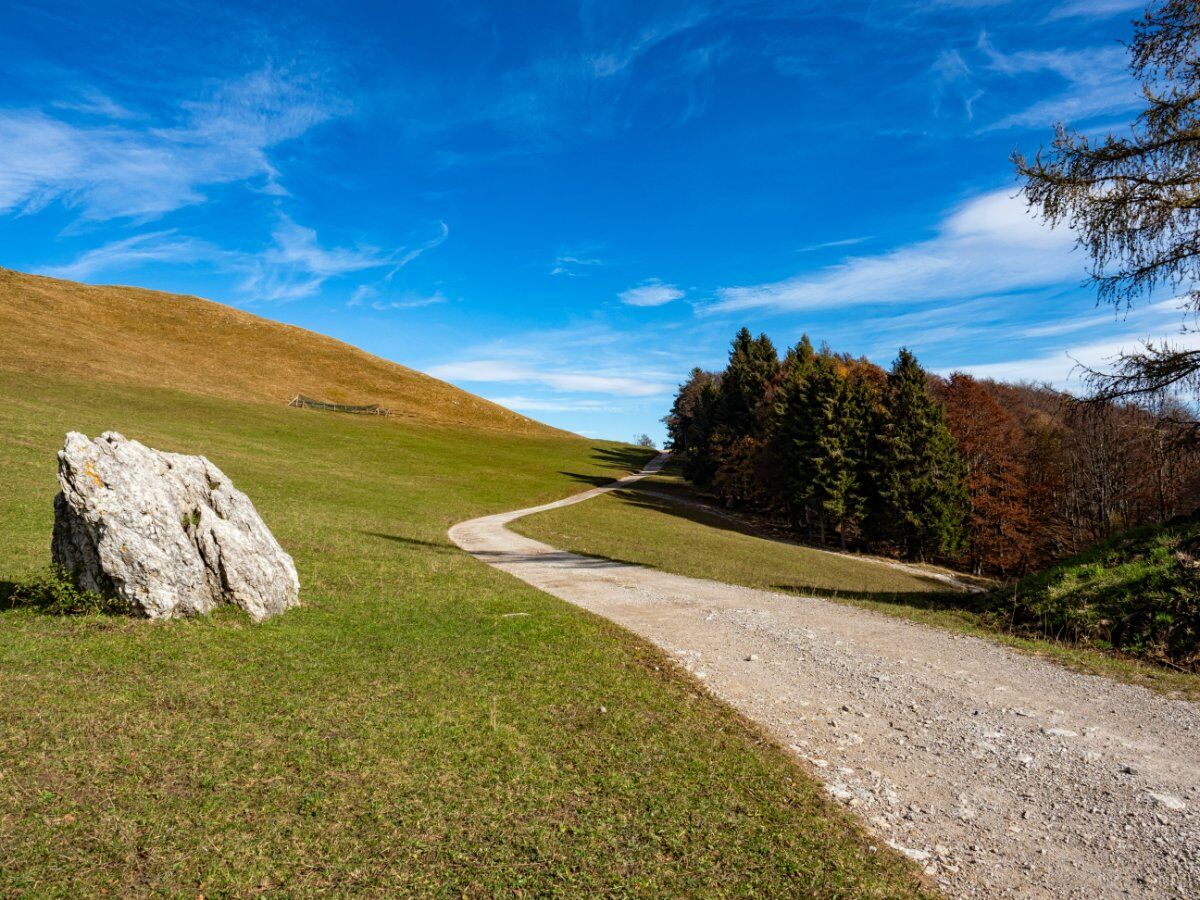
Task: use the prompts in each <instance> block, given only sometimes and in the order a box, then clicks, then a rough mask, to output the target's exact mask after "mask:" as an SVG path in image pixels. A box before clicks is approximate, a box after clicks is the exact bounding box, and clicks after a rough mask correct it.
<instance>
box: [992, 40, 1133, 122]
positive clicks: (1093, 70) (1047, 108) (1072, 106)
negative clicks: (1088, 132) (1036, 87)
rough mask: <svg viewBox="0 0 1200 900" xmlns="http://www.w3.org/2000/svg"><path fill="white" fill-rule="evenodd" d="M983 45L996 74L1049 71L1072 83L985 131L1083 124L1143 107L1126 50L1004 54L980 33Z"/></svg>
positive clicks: (1034, 51)
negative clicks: (1140, 104)
mask: <svg viewBox="0 0 1200 900" xmlns="http://www.w3.org/2000/svg"><path fill="white" fill-rule="evenodd" d="M978 46H979V50H980V51H981V52H982V53H983V55H984V57H985V59H986V61H987V63H986V64H987V68H988V70H989V71H990V72H992V73H993V74H996V75H1000V76H1003V77H1005V78H1017V77H1020V76H1030V75H1044V74H1047V73H1049V74H1053V75H1057V76H1058V77H1059V78H1061V79H1062V80H1063V81H1065V82H1066V83H1067V84H1066V86H1065V87H1064V88H1063V89H1062V90H1061V91H1059V92H1057V93H1048V95H1046V96H1043V97H1042V99H1040V100H1038V101H1037V102H1036V103H1033V104H1032V105H1030V106H1027V107H1025V108H1024V109H1021V110H1018V111H1016V112H1013V113H1010V114H1009V115H1006V116H1004V117H1002V118H1001V119H999V120H998V121H996V122H993V123H991V124H990V125H988V126H987V127H986V128H985V129H983V130H984V131H996V130H1000V129H1005V128H1013V127H1017V126H1038V127H1043V128H1044V127H1047V126H1049V125H1050V124H1051V123H1054V122H1070V123H1073V124H1078V123H1080V122H1082V121H1085V120H1087V119H1091V118H1094V117H1096V116H1100V115H1113V114H1116V113H1121V112H1125V111H1128V110H1131V109H1133V108H1135V107H1136V106H1137V104H1138V99H1139V94H1138V85H1137V83H1136V82H1135V81H1134V80H1133V78H1132V77H1130V74H1129V54H1128V51H1126V49H1125V48H1124V47H1121V46H1115V45H1113V46H1104V47H1087V48H1083V49H1078V50H1065V49H1059V50H1019V51H1016V52H1013V53H1003V52H1001V51H999V50H997V49H996V48H995V47H994V46H992V43H991V41H990V40H989V38H988V36H987V35H986V34H981V35H980V37H979V45H978ZM1042 93H1043V94H1046V93H1047V92H1042Z"/></svg>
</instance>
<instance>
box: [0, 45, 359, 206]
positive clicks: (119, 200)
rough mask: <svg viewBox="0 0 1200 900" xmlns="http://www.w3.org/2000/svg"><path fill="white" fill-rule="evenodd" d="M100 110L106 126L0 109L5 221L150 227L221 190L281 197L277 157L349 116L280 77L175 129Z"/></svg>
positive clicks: (312, 84) (315, 90)
mask: <svg viewBox="0 0 1200 900" xmlns="http://www.w3.org/2000/svg"><path fill="white" fill-rule="evenodd" d="M93 106H94V109H93V110H92V112H93V113H95V114H97V115H99V116H101V117H102V120H103V121H102V122H101V123H100V124H92V123H89V124H82V123H75V122H70V121H67V120H66V119H65V118H60V117H58V116H56V115H51V114H48V113H47V112H44V111H41V110H29V109H0V213H29V212H36V211H38V210H40V209H43V208H44V207H46V206H47V205H49V204H51V203H54V202H56V201H57V202H61V203H62V204H64V205H65V206H67V207H69V208H72V209H78V210H79V211H80V212H81V215H82V218H84V219H89V220H106V219H118V218H128V219H136V220H140V221H146V220H151V219H155V218H158V217H160V216H162V215H164V214H165V213H168V212H170V211H172V210H175V209H179V208H181V207H184V206H188V205H192V204H196V203H200V202H201V201H203V200H204V199H205V196H206V195H205V190H206V189H207V188H211V187H213V186H216V185H220V184H227V183H231V182H237V181H247V180H258V181H259V182H260V183H261V186H262V188H263V189H265V190H268V191H272V192H279V191H280V190H281V188H280V185H279V180H280V177H281V176H280V172H279V170H278V169H277V168H276V167H275V165H274V163H273V162H272V161H271V158H270V151H271V150H272V149H274V148H276V147H277V146H279V145H280V144H282V143H284V142H286V141H288V140H291V139H294V138H297V137H299V136H300V135H302V134H304V133H305V132H306V131H308V130H309V129H311V128H313V127H314V126H316V125H319V124H321V123H322V122H325V121H328V120H329V119H331V118H333V117H334V116H337V115H340V114H342V113H344V112H346V111H347V109H348V107H347V105H346V104H345V103H344V102H342V101H339V100H336V99H334V98H331V97H330V96H328V95H327V94H326V92H325V91H324V90H323V89H322V88H321V86H320V85H319V84H318V83H317V82H316V81H315V80H314V79H312V78H303V77H297V76H294V75H292V74H290V73H287V72H283V71H280V70H278V69H275V68H273V67H266V68H263V69H261V70H259V71H257V72H253V73H251V74H249V75H247V76H245V77H243V78H241V79H238V80H234V81H230V82H226V83H225V84H223V85H222V86H220V87H219V88H218V89H216V90H215V91H213V92H212V93H211V94H210V95H209V96H207V97H204V98H202V99H197V100H191V101H187V102H185V103H182V104H180V106H179V109H178V116H177V118H176V120H175V121H172V122H168V123H165V124H161V125H158V126H156V127H149V128H147V127H144V126H142V125H141V123H137V122H131V121H128V120H129V119H130V118H131V114H129V113H128V112H127V111H125V110H123V109H122V108H121V107H118V106H117V105H116V104H115V103H111V102H109V103H108V104H107V105H106V104H103V103H98V102H95V101H93Z"/></svg>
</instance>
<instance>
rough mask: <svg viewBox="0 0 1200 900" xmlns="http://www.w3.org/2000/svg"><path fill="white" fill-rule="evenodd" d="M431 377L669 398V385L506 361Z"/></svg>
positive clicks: (448, 369)
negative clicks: (667, 395) (661, 395)
mask: <svg viewBox="0 0 1200 900" xmlns="http://www.w3.org/2000/svg"><path fill="white" fill-rule="evenodd" d="M428 371H429V374H430V375H432V376H434V377H435V378H442V379H445V380H447V381H456V382H459V381H461V382H473V383H491V384H502V383H514V384H540V385H545V386H546V387H549V388H552V389H553V390H556V391H563V392H579V393H589V394H613V395H618V396H624V397H649V396H655V395H660V394H667V393H669V392H670V391H671V390H673V388H674V385H672V384H671V383H669V382H655V381H645V380H642V379H640V378H636V377H630V376H625V375H599V374H595V373H593V372H577V371H570V370H561V369H547V368H538V367H535V366H532V365H529V364H526V363H521V362H514V361H512V360H506V359H472V360H463V361H461V362H452V363H445V364H443V365H438V366H433V367H432V368H430V369H429V370H428Z"/></svg>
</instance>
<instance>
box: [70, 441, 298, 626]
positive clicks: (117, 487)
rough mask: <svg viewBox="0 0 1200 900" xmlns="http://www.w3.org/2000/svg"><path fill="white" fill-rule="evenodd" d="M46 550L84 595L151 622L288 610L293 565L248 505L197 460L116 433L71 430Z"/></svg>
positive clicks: (293, 593)
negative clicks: (91, 435) (123, 605)
mask: <svg viewBox="0 0 1200 900" xmlns="http://www.w3.org/2000/svg"><path fill="white" fill-rule="evenodd" d="M58 483H59V485H60V486H61V487H62V493H61V494H59V495H58V496H57V497H55V498H54V539H53V543H52V548H51V552H52V553H53V556H54V560H55V562H57V563H58V564H59V565H61V566H62V567H63V568H64V569H65V570H66V571H67V573H68V574H69V575H71V577H72V578H73V579H74V580H75V582H76V583H77V584H78V585H79V586H80V587H83V588H87V589H90V590H94V591H98V592H100V593H104V594H108V595H115V596H118V597H120V598H121V599H123V600H125V601H127V602H128V603H129V604H131V605H132V607H133V608H134V609H135V610H138V611H140V612H141V613H143V614H144V615H146V616H149V617H150V618H152V619H166V618H178V617H181V616H194V615H202V614H204V613H208V612H211V611H212V610H213V609H214V608H215V607H216V606H217V605H219V604H222V603H232V604H234V605H236V606H240V607H241V608H242V609H244V610H245V611H246V612H247V613H249V614H250V617H251V618H253V619H254V620H255V621H261V620H262V619H265V618H267V617H268V616H273V615H275V614H276V613H280V612H283V611H284V610H285V609H288V608H289V607H292V606H295V605H296V604H297V603H298V602H299V601H298V599H297V598H298V595H299V593H300V580H299V578H298V577H297V576H296V566H295V564H294V563H293V562H292V558H291V557H290V556H289V555H288V554H287V553H285V552H284V551H283V548H282V547H280V546H279V543H278V542H277V541H276V540H275V538H274V536H273V535H272V534H271V532H270V531H269V530H268V529H267V526H266V525H265V524H263V520H262V519H261V518H260V517H259V515H258V513H257V511H255V509H254V505H253V504H252V503H251V502H250V499H249V498H248V497H247V496H246V495H245V494H243V493H242V492H241V491H239V490H238V489H237V488H235V487H234V486H233V484H232V482H230V480H229V479H228V478H226V477H225V475H224V473H223V472H222V471H221V470H220V469H218V468H217V467H216V466H214V465H213V464H212V463H211V462H209V461H208V460H207V459H205V458H204V457H203V456H184V455H181V454H178V453H162V452H160V451H158V450H152V449H150V448H149V447H146V446H144V445H143V444H140V443H138V442H137V441H131V440H128V439H127V438H125V437H124V436H122V435H120V434H117V433H116V432H115V431H107V432H105V433H104V434H102V435H100V437H98V438H96V439H95V440H94V441H93V440H89V439H88V437H87V436H86V435H83V434H79V433H78V432H75V431H72V432H69V433H68V434H67V440H66V443H65V444H64V445H63V448H62V450H60V451H59V454H58Z"/></svg>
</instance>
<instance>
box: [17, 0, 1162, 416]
mask: <svg viewBox="0 0 1200 900" xmlns="http://www.w3.org/2000/svg"><path fill="white" fill-rule="evenodd" d="M1138 5H1139V4H1138V3H1136V2H1128V0H1058V2H1049V3H1047V2H1003V0H990V2H989V0H944V2H929V0H924V2H911V3H905V2H863V3H855V2H846V3H843V4H828V3H817V2H797V3H789V2H786V0H776V2H764V3H756V2H749V0H745V2H728V3H722V2H707V3H704V2H684V3H669V2H649V3H647V2H640V3H623V2H618V0H603V2H582V3H569V2H557V3H538V2H522V3H482V2H479V3H477V2H456V0H444V2H438V3H420V4H417V3H390V4H372V3H341V4H327V3H319V4H318V3H307V2H294V3H288V4H280V5H273V4H270V3H256V4H253V5H247V6H236V5H234V4H222V5H208V4H206V3H203V2H194V3H189V4H168V3H162V4H155V3H141V4H133V3H128V4H120V5H113V6H111V7H109V6H107V5H106V4H104V3H102V2H89V3H86V4H83V3H80V4H76V3H72V2H58V3H54V4H44V3H36V4H33V3H22V2H12V0H0V13H2V14H3V19H4V21H5V28H4V29H3V31H0V248H2V252H0V265H5V266H9V267H12V268H16V269H21V270H25V271H32V272H39V273H43V274H49V275H58V276H61V277H66V278H73V279H78V280H82V281H88V282H94V283H124V284H136V285H142V286H147V287H153V288H159V289H164V290H171V291H178V292H185V293H194V294H198V295H200V296H205V297H210V298H213V299H216V300H220V301H222V302H225V303H230V304H233V305H236V306H239V307H243V308H246V309H249V310H251V311H253V312H256V313H258V314H260V315H264V316H268V317H271V318H275V319H281V320H284V321H287V322H292V323H295V324H298V325H302V326H305V327H308V328H312V329H315V330H318V331H321V332H325V333H328V334H332V335H335V336H337V337H340V338H343V339H344V340H347V341H350V342H352V343H354V344H357V345H359V346H362V347H364V348H366V349H368V350H370V351H372V352H374V353H377V354H380V355H381V356H385V357H387V358H389V359H394V360H396V361H398V362H402V363H404V364H406V365H410V366H413V367H416V368H419V369H422V370H425V371H428V372H431V373H432V374H434V375H437V376H439V377H442V378H445V379H447V380H449V381H452V382H454V383H456V384H459V385H461V386H462V387H465V388H467V389H468V390H471V391H474V392H476V393H479V394H482V395H484V396H486V397H489V398H491V399H493V400H496V401H498V402H500V403H504V404H506V405H508V406H511V407H513V408H515V409H518V410H520V411H522V412H525V413H527V414H529V415H531V416H534V417H536V418H540V419H542V420H544V421H548V422H551V423H553V424H555V425H559V426H562V427H565V428H569V429H572V430H575V431H579V432H581V433H584V434H588V435H593V436H604V437H615V438H629V437H630V436H632V435H633V434H634V433H635V432H641V431H646V432H649V433H650V434H651V435H653V436H655V437H656V438H658V437H661V434H662V429H661V425H660V424H659V419H660V417H661V416H662V415H663V414H664V412H665V411H666V409H667V408H668V407H669V404H670V398H671V394H672V392H673V389H674V386H675V385H676V384H677V383H678V382H679V381H680V380H681V379H682V378H683V377H685V375H686V373H687V371H688V370H689V369H690V368H691V366H693V365H697V364H698V365H705V366H713V367H716V366H719V365H721V363H722V361H723V359H724V356H725V353H726V348H727V345H728V342H729V339H730V337H731V336H732V334H733V333H734V331H736V329H737V328H738V327H740V326H741V325H743V324H745V325H747V326H749V327H750V328H751V329H752V330H754V331H756V332H757V331H759V330H765V331H767V332H768V333H769V334H771V335H772V337H773V338H775V340H776V342H777V343H778V344H779V345H781V346H782V345H785V344H788V343H791V342H794V341H795V340H796V339H798V338H799V336H800V334H801V333H802V332H805V331H807V332H809V333H810V334H811V335H812V336H813V337H814V339H816V340H822V339H824V340H828V341H829V342H830V344H831V345H833V346H834V347H835V348H836V349H839V350H847V351H850V352H853V353H863V354H867V355H869V356H870V357H872V358H873V359H875V360H877V361H879V362H881V363H884V364H886V363H888V362H889V361H890V360H891V359H892V358H893V356H894V355H895V351H896V349H897V347H899V346H901V345H907V346H909V347H911V348H912V349H913V350H914V351H915V352H916V353H917V354H918V356H919V357H920V359H921V360H922V361H923V362H924V363H925V364H926V365H927V366H929V367H930V368H933V369H936V370H941V371H949V370H951V369H953V368H963V369H968V370H972V371H976V372H978V373H980V374H985V375H994V376H997V377H1004V378H1011V379H1016V378H1032V379H1048V380H1051V381H1054V382H1056V383H1064V379H1066V377H1067V376H1068V373H1069V372H1070V370H1071V368H1072V366H1073V362H1072V358H1074V359H1079V360H1081V361H1084V362H1090V363H1096V362H1100V361H1102V360H1103V359H1104V358H1105V357H1108V356H1111V354H1112V353H1114V352H1115V351H1116V350H1117V349H1118V348H1119V347H1121V346H1122V345H1126V346H1128V345H1132V344H1133V343H1134V341H1135V340H1136V339H1138V338H1143V337H1148V336H1153V335H1162V334H1171V333H1174V332H1176V331H1177V330H1178V326H1179V322H1180V319H1179V313H1178V311H1177V310H1176V308H1175V305H1174V304H1173V303H1172V302H1171V301H1170V300H1167V299H1163V300H1160V301H1159V302H1156V303H1153V304H1145V305H1143V306H1141V307H1138V308H1137V309H1135V310H1134V311H1133V312H1132V313H1131V314H1130V315H1128V316H1120V317H1118V316H1116V315H1115V314H1114V312H1113V311H1112V310H1111V309H1107V308H1097V307H1096V305H1095V301H1094V295H1093V293H1092V291H1091V289H1090V288H1088V287H1086V286H1084V285H1083V283H1082V282H1083V278H1084V275H1085V264H1086V260H1085V258H1084V257H1083V256H1082V255H1081V254H1080V253H1078V252H1074V251H1073V250H1072V240H1071V236H1070V234H1069V233H1066V232H1057V233H1056V232H1051V231H1049V230H1047V229H1045V228H1043V227H1042V226H1041V225H1039V224H1038V223H1037V222H1035V221H1034V220H1032V219H1031V218H1030V217H1029V216H1028V215H1027V214H1026V213H1025V212H1024V209H1023V204H1022V203H1021V201H1020V200H1019V199H1014V194H1015V182H1014V177H1013V174H1012V169H1011V166H1010V165H1009V163H1008V159H1007V158H1008V155H1009V153H1010V152H1011V151H1012V150H1013V149H1014V148H1015V147H1019V148H1022V149H1024V150H1027V151H1031V150H1035V149H1036V147H1037V146H1038V144H1039V143H1044V142H1045V141H1046V140H1047V139H1048V137H1049V136H1050V134H1051V125H1052V123H1053V122H1054V121H1055V120H1058V119H1065V120H1067V121H1068V122H1069V123H1070V124H1072V125H1074V126H1076V127H1079V128H1083V129H1088V130H1095V131H1103V130H1106V129H1109V128H1115V127H1119V126H1120V125H1121V123H1123V122H1125V121H1127V120H1128V119H1129V117H1130V113H1131V111H1132V110H1134V109H1136V105H1137V93H1136V86H1135V84H1134V83H1133V81H1132V80H1131V79H1130V77H1129V76H1128V74H1127V72H1126V70H1125V64H1126V60H1125V52H1124V50H1123V48H1122V47H1121V46H1120V43H1119V41H1120V40H1122V39H1125V38H1127V37H1128V35H1129V25H1128V22H1129V20H1130V19H1131V18H1132V17H1133V16H1134V15H1135V14H1136V13H1137V7H1138ZM835 9H836V11H834V10H835ZM363 399H364V400H370V399H371V398H363Z"/></svg>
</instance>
